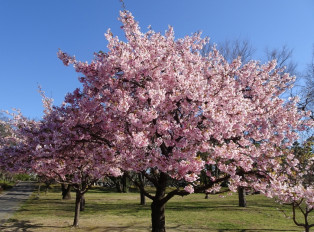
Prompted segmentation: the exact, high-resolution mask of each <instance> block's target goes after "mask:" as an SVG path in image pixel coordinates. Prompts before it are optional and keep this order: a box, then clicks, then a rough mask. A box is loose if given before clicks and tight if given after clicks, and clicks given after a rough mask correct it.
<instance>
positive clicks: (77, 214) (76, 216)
mask: <svg viewBox="0 0 314 232" xmlns="http://www.w3.org/2000/svg"><path fill="white" fill-rule="evenodd" d="M82 197H83V194H81V192H80V190H76V198H75V214H74V221H73V226H74V227H78V226H79V217H80V208H81V207H80V205H81V199H82Z"/></svg>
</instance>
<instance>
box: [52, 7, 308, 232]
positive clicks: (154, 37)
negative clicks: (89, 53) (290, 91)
mask: <svg viewBox="0 0 314 232" xmlns="http://www.w3.org/2000/svg"><path fill="white" fill-rule="evenodd" d="M120 20H121V21H122V24H123V26H122V29H123V30H124V32H125V37H126V40H127V41H126V42H124V41H122V40H119V38H118V37H114V36H113V34H112V33H111V31H110V30H108V32H107V33H106V34H105V36H106V38H107V40H108V52H107V53H103V52H100V53H96V54H95V58H94V60H93V61H92V62H91V63H86V62H80V61H77V60H76V59H75V57H73V56H69V55H68V54H66V53H64V52H62V51H59V52H58V56H59V58H60V59H61V60H62V61H63V63H64V64H65V65H69V64H73V65H74V67H75V69H76V71H77V72H80V73H82V74H83V77H81V78H80V81H81V82H82V83H83V86H84V89H83V92H84V94H87V95H88V97H87V98H88V99H90V100H91V101H94V102H97V104H100V105H101V106H103V108H101V107H100V108H97V104H96V105H95V106H94V107H91V108H90V109H92V111H93V113H94V114H96V115H98V116H99V117H98V116H97V120H98V121H99V128H101V129H102V132H101V131H97V133H94V132H93V131H91V130H89V132H88V133H87V134H88V136H90V138H93V139H95V140H97V141H99V142H102V143H103V144H104V145H106V146H108V147H112V148H114V149H115V154H116V155H117V157H119V158H120V160H121V162H122V166H123V169H124V170H126V171H135V172H138V173H142V174H143V175H144V176H145V177H146V178H147V179H148V180H149V181H150V182H151V183H152V184H153V185H154V187H155V189H156V191H155V194H154V195H152V194H150V193H149V192H148V191H146V190H145V188H144V186H143V185H141V184H140V183H137V182H136V181H135V184H136V185H137V186H138V187H139V188H140V189H141V192H142V193H144V194H145V196H146V197H148V198H150V199H152V204H151V210H152V231H154V232H157V231H158V232H159V231H165V230H166V229H165V205H166V203H167V202H168V201H169V200H170V199H171V198H172V197H173V196H175V195H180V196H184V195H187V194H190V193H193V192H194V191H205V190H206V191H217V190H218V189H219V188H220V183H221V182H222V181H226V180H228V181H229V188H230V189H231V190H233V191H235V190H236V189H237V187H238V186H252V187H253V188H255V189H256V190H260V191H262V192H263V191H265V190H266V189H267V187H268V183H269V180H270V178H271V176H270V175H269V170H272V171H274V172H275V171H276V170H278V169H279V168H280V163H279V161H278V160H279V159H278V158H279V157H282V156H284V153H283V152H282V149H278V148H281V147H286V146H289V145H291V144H292V142H293V141H295V140H296V138H297V132H296V130H302V129H304V127H306V126H310V122H308V121H307V120H305V116H306V115H305V114H301V113H299V112H298V111H297V109H296V102H297V99H289V100H287V101H284V100H282V99H280V98H279V96H280V94H281V93H283V92H284V91H285V90H286V89H287V88H289V87H290V85H291V83H292V82H293V80H294V78H293V77H290V76H289V74H287V73H285V74H283V73H282V72H281V70H277V69H275V67H276V62H275V61H271V62H269V63H267V64H263V65H262V64H260V63H259V62H257V61H251V62H248V63H247V64H245V65H243V66H242V65H241V61H240V59H235V60H234V61H232V62H231V63H228V62H227V61H226V60H225V59H224V58H223V56H221V55H220V54H219V52H218V51H217V50H216V49H213V51H212V52H210V53H209V54H208V56H206V57H203V56H202V55H201V54H200V53H199V51H200V50H201V48H202V46H203V45H204V44H205V43H206V42H207V39H202V38H201V37H200V34H194V35H192V36H186V37H184V38H183V39H175V37H174V31H173V28H172V27H169V29H168V30H167V31H166V33H165V35H162V34H160V33H157V32H154V31H153V30H151V29H149V30H148V31H147V32H146V33H142V32H141V31H140V28H139V25H138V23H137V22H136V21H135V20H134V18H133V16H132V14H131V13H130V12H128V11H123V12H121V13H120ZM96 110H100V112H97V111H96ZM101 117H103V118H106V120H100V119H101ZM85 131H87V130H85ZM201 153H206V154H208V155H207V156H205V157H204V156H201V155H200V154H201ZM289 163H290V164H291V165H293V158H292V159H291V160H290V161H289ZM205 164H209V165H210V164H215V165H216V166H217V167H218V168H219V169H220V170H221V172H222V175H221V176H219V177H218V178H215V177H211V176H210V173H209V172H208V175H209V176H210V177H211V181H210V183H208V184H207V185H205V186H201V187H200V186H198V178H199V177H198V176H199V174H200V172H201V171H202V170H203V169H204V165H205ZM169 178H172V179H176V180H184V181H185V182H187V183H188V184H187V185H186V186H185V187H184V189H180V188H177V189H175V190H172V191H170V192H168V193H166V187H167V181H168V180H169Z"/></svg>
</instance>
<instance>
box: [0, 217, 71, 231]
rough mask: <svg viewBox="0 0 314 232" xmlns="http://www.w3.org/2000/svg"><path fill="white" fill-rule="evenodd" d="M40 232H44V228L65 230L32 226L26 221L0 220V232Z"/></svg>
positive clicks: (39, 225)
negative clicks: (36, 231)
mask: <svg viewBox="0 0 314 232" xmlns="http://www.w3.org/2000/svg"><path fill="white" fill-rule="evenodd" d="M39 228H41V231H45V228H56V229H57V228H59V229H62V228H64V229H65V228H67V227H60V226H44V225H43V224H34V223H31V222H30V221H28V220H17V219H9V220H7V221H4V220H2V221H1V220H0V231H3V232H28V231H29V232H30V231H32V230H33V229H39Z"/></svg>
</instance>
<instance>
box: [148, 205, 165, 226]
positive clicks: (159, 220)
mask: <svg viewBox="0 0 314 232" xmlns="http://www.w3.org/2000/svg"><path fill="white" fill-rule="evenodd" d="M151 209H152V232H165V231H166V218H165V204H162V203H161V202H159V201H153V203H152V205H151Z"/></svg>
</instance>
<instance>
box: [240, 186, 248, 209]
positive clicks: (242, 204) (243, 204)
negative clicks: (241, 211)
mask: <svg viewBox="0 0 314 232" xmlns="http://www.w3.org/2000/svg"><path fill="white" fill-rule="evenodd" d="M238 195H239V206H240V207H246V198H245V188H244V187H241V186H240V187H238Z"/></svg>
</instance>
